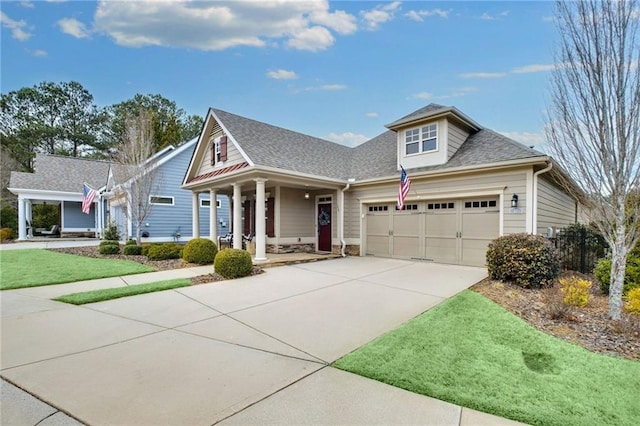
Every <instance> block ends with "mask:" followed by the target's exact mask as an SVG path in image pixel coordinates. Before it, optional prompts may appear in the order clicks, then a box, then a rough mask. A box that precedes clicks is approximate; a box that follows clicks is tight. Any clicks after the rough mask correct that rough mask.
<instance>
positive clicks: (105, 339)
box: [0, 257, 513, 425]
mask: <svg viewBox="0 0 640 426" xmlns="http://www.w3.org/2000/svg"><path fill="white" fill-rule="evenodd" d="M205 268H206V269H208V270H210V268H211V267H210V266H209V267H204V268H202V269H205ZM207 272H208V271H207ZM176 273H180V274H195V275H200V274H201V273H202V270H201V268H188V270H186V269H185V270H176V271H165V272H162V273H151V274H143V275H137V276H136V277H137V279H139V280H148V281H156V280H160V279H169V278H173V277H174V276H172V275H171V274H176ZM485 275H486V271H485V270H484V269H481V268H469V267H459V266H448V265H437V264H430V263H418V262H407V261H401V260H393V259H376V258H358V257H354V258H345V259H336V260H327V261H323V262H316V263H307V264H300V265H295V266H283V267H278V268H273V269H269V270H268V271H267V272H266V273H264V274H261V275H258V276H254V277H247V278H243V279H238V280H233V281H224V282H219V283H212V284H204V285H198V286H192V287H184V288H180V289H175V290H169V291H163V292H158V293H151V294H146V295H140V296H135V297H129V298H124V299H117V300H112V301H107V302H100V303H94V304H90V305H84V306H82V307H77V306H70V305H66V304H63V303H58V302H53V301H51V300H50V298H51V297H55V295H59V294H60V293H61V292H64V293H68V292H75V291H80V290H79V289H88V288H95V287H96V286H102V285H112V286H121V285H126V284H127V283H131V280H132V279H133V278H132V277H122V278H112V279H107V280H99V281H101V282H100V283H96V282H95V281H94V282H85V283H74V284H65V285H58V286H47V287H48V288H46V287H41V288H38V289H36V288H32V289H24V290H11V291H4V292H2V293H1V294H0V296H1V297H2V300H1V303H2V348H1V355H2V358H1V365H0V367H1V375H2V377H3V378H5V379H7V380H9V381H11V382H12V383H15V384H16V385H18V386H19V387H20V388H23V389H25V390H26V391H28V392H29V393H30V394H32V395H35V396H37V398H39V399H40V400H42V401H45V402H47V404H48V407H49V408H48V409H47V410H44V411H37V412H38V413H40V414H39V415H40V418H39V420H38V421H40V420H42V419H43V417H42V416H43V415H47V416H51V417H46V418H45V422H43V423H40V424H47V423H46V422H48V421H51V422H53V421H54V420H55V419H52V417H54V416H58V417H59V418H63V419H64V421H65V422H66V421H74V419H77V420H78V421H82V422H84V423H87V424H96V425H97V424H158V423H163V424H189V425H196V424H203V425H205V424H206V425H210V424H217V423H222V424H264V423H274V424H292V423H295V424H319V423H323V424H345V423H351V424H383V423H386V424H402V423H404V424H409V423H411V424H450V425H476V424H504V425H507V424H513V422H510V421H508V420H505V419H501V418H498V417H494V416H489V415H486V414H482V413H478V412H475V411H473V410H469V409H466V408H461V407H459V406H456V405H453V404H449V403H445V402H442V401H438V400H435V399H433V398H428V397H424V396H420V395H416V394H413V393H410V392H407V391H404V390H400V389H397V388H394V387H391V386H388V385H385V384H382V383H379V382H376V381H372V380H369V379H365V378H362V377H359V376H356V375H353V374H351V373H346V372H343V371H339V370H336V369H333V368H331V367H329V364H330V363H331V362H333V361H334V360H336V359H338V358H340V357H341V356H343V355H345V354H347V353H349V352H351V351H353V350H355V349H357V348H358V347H360V346H362V345H363V344H366V343H367V342H369V341H371V340H373V339H374V338H375V337H377V336H379V335H381V334H383V333H385V332H387V331H390V330H392V329H394V328H396V327H398V326H399V325H401V324H402V323H404V322H406V321H408V320H409V319H411V318H413V317H415V316H416V315H418V314H420V313H422V312H424V311H425V310H427V309H429V308H431V307H433V306H435V305H437V304H439V303H441V302H442V301H443V300H445V299H446V298H448V297H451V296H453V295H454V294H456V293H458V292H459V291H461V290H463V289H465V288H467V287H468V286H470V285H472V284H474V283H475V282H477V281H479V280H480V279H482V278H483V277H484V276H485ZM54 287H58V288H54ZM71 288H73V290H72V291H70V289H71ZM5 388H7V389H11V390H10V391H7V392H5V391H4V389H5ZM21 392H22V391H16V389H14V388H12V387H8V386H6V385H4V384H3V395H2V418H1V419H2V424H8V421H5V420H7V419H15V418H22V419H24V420H25V421H24V422H18V423H19V424H33V425H35V424H37V423H38V422H37V421H36V422H33V421H32V420H28V419H32V418H34V417H35V416H32V417H28V418H27V417H26V415H24V416H21V414H20V413H21V412H23V413H24V412H25V409H23V408H21V407H23V406H24V405H25V404H21V403H20V402H19V401H22V400H28V401H31V403H32V404H26V405H27V406H31V405H33V406H35V408H33V410H29V409H26V412H27V413H29V412H36V410H40V408H38V407H40V405H39V404H40V403H39V402H38V400H32V399H31V398H29V397H25V395H23V394H22V393H21ZM16 400H18V401H17V402H16ZM51 407H57V408H51ZM58 411H60V412H59V413H58ZM43 413H44V414H43ZM65 413H67V414H68V415H69V416H70V417H69V416H66V417H65ZM71 417H73V418H71ZM50 419H52V420H50ZM61 421H62V420H61ZM50 424H53V423H50Z"/></svg>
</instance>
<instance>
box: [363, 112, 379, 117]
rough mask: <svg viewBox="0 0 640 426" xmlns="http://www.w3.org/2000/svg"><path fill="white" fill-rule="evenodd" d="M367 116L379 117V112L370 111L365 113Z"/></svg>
mask: <svg viewBox="0 0 640 426" xmlns="http://www.w3.org/2000/svg"><path fill="white" fill-rule="evenodd" d="M365 116H367V117H369V118H378V113H377V112H368V113H366V114H365Z"/></svg>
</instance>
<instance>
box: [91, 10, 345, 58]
mask: <svg viewBox="0 0 640 426" xmlns="http://www.w3.org/2000/svg"><path fill="white" fill-rule="evenodd" d="M332 6H333V5H332V4H330V3H329V2H328V1H327V0H313V1H304V2H302V1H297V0H264V1H230V2H217V1H150V0H139V1H135V2H121V1H106V0H100V1H99V2H98V6H97V9H96V12H95V16H94V28H95V29H96V30H97V31H99V32H102V33H104V34H107V35H108V36H110V37H112V38H113V39H114V41H115V42H116V43H117V44H119V45H122V46H128V47H143V46H165V47H180V48H190V49H199V50H205V51H208V50H224V49H228V48H232V47H238V46H249V47H258V48H261V47H265V46H272V45H276V46H277V45H280V46H283V45H284V46H288V47H290V48H293V49H299V50H308V51H312V52H315V51H318V50H323V49H327V48H329V47H330V46H332V45H333V44H334V43H335V37H334V34H340V35H345V34H351V33H353V32H355V31H356V30H357V27H356V24H355V20H356V18H355V17H354V16H353V15H350V14H349V13H347V12H345V11H342V10H336V11H334V10H331V7H332Z"/></svg>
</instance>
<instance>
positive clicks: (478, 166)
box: [183, 104, 579, 265]
mask: <svg viewBox="0 0 640 426" xmlns="http://www.w3.org/2000/svg"><path fill="white" fill-rule="evenodd" d="M386 127H387V128H388V129H389V130H388V131H386V132H384V133H382V134H380V135H378V136H376V137H375V138H373V139H371V140H369V141H367V142H365V143H363V144H362V145H359V146H357V147H355V148H348V147H345V146H342V145H338V144H335V143H332V142H328V141H325V140H322V139H318V138H315V137H312V136H308V135H304V134H301V133H297V132H293V131H290V130H286V129H282V128H279V127H275V126H272V125H269V124H265V123H261V122H258V121H254V120H251V119H248V118H244V117H241V116H238V115H234V114H231V113H228V112H225V111H221V110H218V109H210V110H209V112H208V114H207V117H206V120H205V125H204V128H203V132H202V134H201V135H200V137H199V139H198V144H197V147H196V149H195V151H194V153H193V157H192V159H191V162H190V164H189V167H188V169H187V173H186V175H185V177H184V180H183V188H185V189H189V190H191V191H192V192H193V193H194V194H198V193H204V194H207V193H208V194H209V196H211V197H215V196H217V195H219V194H225V195H229V196H230V197H232V212H233V213H232V225H233V234H234V246H236V247H239V246H240V240H241V238H240V237H241V235H242V234H243V233H245V234H246V233H251V234H255V243H256V260H257V261H265V260H266V253H267V252H282V251H294V250H295V251H320V252H334V253H336V252H342V253H343V254H344V253H345V252H346V253H350V254H354V255H361V256H364V255H372V256H381V257H394V258H401V259H424V260H431V261H436V262H446V263H454V264H462V265H484V263H485V252H486V247H487V244H488V243H489V242H490V241H491V240H492V239H494V238H496V237H498V236H500V235H504V234H511V233H519V232H527V233H531V234H544V235H546V234H547V232H548V230H549V229H550V230H551V232H552V231H553V229H554V228H555V227H562V226H566V225H568V224H571V223H574V222H575V221H576V219H577V209H578V205H579V203H578V201H577V200H576V199H574V198H572V197H571V196H570V195H569V193H568V192H567V191H566V190H565V189H563V186H562V184H561V182H563V181H566V180H564V179H563V178H564V177H565V176H564V174H562V172H561V170H560V169H559V167H557V165H555V163H554V162H553V160H552V158H551V157H549V156H547V155H544V154H542V153H540V152H538V151H535V150H533V149H530V148H527V147H526V146H524V145H521V144H519V143H517V142H515V141H513V140H511V139H509V138H507V137H505V136H503V135H501V134H499V133H496V132H494V131H492V130H489V129H485V128H483V127H482V126H481V125H479V124H478V123H476V122H475V121H473V120H472V119H471V118H469V117H467V116H466V115H465V114H463V113H462V112H460V111H459V110H457V109H456V108H454V107H445V106H441V105H435V104H430V105H428V106H426V107H424V108H421V109H419V110H417V111H415V112H413V113H411V114H409V115H407V116H405V117H402V118H400V119H399V120H396V121H394V122H392V123H391V124H389V125H387V126H386ZM401 165H402V166H403V167H404V168H405V170H406V171H407V173H408V175H409V177H410V179H411V182H412V184H411V190H410V192H409V194H408V195H407V198H406V201H405V207H404V208H403V209H402V210H398V209H397V208H396V200H397V194H398V186H399V179H400V166H401ZM256 206H261V207H260V208H256ZM262 206H263V207H262ZM213 213H214V214H215V212H213ZM197 215H198V213H194V218H193V220H200V218H199V217H197ZM210 219H211V220H214V219H215V218H210ZM212 237H213V236H212Z"/></svg>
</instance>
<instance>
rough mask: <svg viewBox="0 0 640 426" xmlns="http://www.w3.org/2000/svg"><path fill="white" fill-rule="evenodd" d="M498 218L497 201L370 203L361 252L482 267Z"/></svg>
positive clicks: (462, 200) (477, 199)
mask: <svg viewBox="0 0 640 426" xmlns="http://www.w3.org/2000/svg"><path fill="white" fill-rule="evenodd" d="M499 215H500V210H499V207H498V198H497V197H487V198H474V199H458V200H433V201H425V202H420V203H409V204H407V205H406V206H405V209H403V210H402V211H399V210H397V209H396V207H395V205H394V204H378V205H369V206H367V224H366V226H367V235H366V238H367V241H366V251H365V253H366V254H368V255H373V256H384V257H395V258H401V259H425V260H432V261H434V262H442V263H454V264H462V265H474V266H482V265H484V264H485V252H486V249H487V245H488V244H489V242H490V241H491V240H493V239H494V238H496V237H498V235H499V232H500V229H499Z"/></svg>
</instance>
